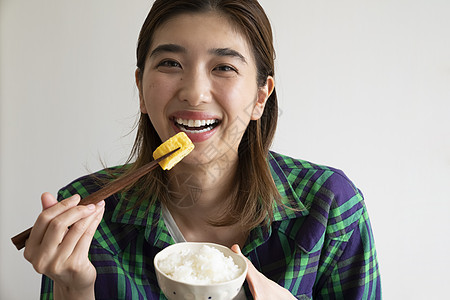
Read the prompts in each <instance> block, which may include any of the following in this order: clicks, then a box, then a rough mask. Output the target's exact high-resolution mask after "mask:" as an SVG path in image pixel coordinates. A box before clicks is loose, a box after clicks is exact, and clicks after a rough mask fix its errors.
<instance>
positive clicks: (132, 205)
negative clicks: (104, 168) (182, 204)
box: [111, 194, 175, 249]
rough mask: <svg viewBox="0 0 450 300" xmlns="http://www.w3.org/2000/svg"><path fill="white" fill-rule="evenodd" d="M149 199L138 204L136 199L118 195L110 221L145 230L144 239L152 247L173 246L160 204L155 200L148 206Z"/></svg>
mask: <svg viewBox="0 0 450 300" xmlns="http://www.w3.org/2000/svg"><path fill="white" fill-rule="evenodd" d="M148 203H150V199H148V200H145V201H142V202H141V203H139V202H138V197H136V196H130V197H127V196H126V195H123V194H120V195H119V201H118V203H117V205H116V208H115V209H114V212H113V215H112V218H111V221H113V222H115V223H121V224H126V225H135V226H142V227H144V228H145V232H144V236H145V239H146V240H147V241H148V242H149V243H151V244H152V245H153V246H155V247H158V248H161V249H162V248H165V247H166V246H168V245H170V244H174V243H175V242H174V240H173V239H172V237H171V236H170V234H169V231H168V230H167V227H166V224H165V223H164V219H163V217H162V212H161V203H160V202H159V201H158V200H156V201H155V204H154V205H148Z"/></svg>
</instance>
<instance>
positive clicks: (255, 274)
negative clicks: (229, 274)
mask: <svg viewBox="0 0 450 300" xmlns="http://www.w3.org/2000/svg"><path fill="white" fill-rule="evenodd" d="M231 250H232V251H233V252H234V253H237V254H239V255H242V257H244V258H245V260H246V262H247V266H248V270H247V277H246V279H247V283H248V287H249V289H250V292H251V293H252V295H253V297H254V298H255V299H256V297H257V289H256V287H257V286H258V284H257V282H258V281H259V280H260V279H261V276H262V274H261V273H260V272H259V271H258V270H257V269H256V268H255V266H254V265H253V264H252V262H251V261H250V260H249V259H248V258H247V257H245V256H244V255H243V254H242V252H241V249H240V248H239V245H237V244H234V245H233V246H231Z"/></svg>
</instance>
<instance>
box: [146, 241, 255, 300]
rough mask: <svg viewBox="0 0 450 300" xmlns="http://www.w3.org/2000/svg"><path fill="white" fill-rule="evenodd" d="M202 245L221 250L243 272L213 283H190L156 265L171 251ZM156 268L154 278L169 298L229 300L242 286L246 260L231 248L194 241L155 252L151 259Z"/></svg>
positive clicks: (245, 272)
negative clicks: (167, 273)
mask: <svg viewBox="0 0 450 300" xmlns="http://www.w3.org/2000/svg"><path fill="white" fill-rule="evenodd" d="M203 245H207V246H210V247H214V248H215V249H218V250H219V251H221V252H222V253H223V254H224V255H225V257H227V256H228V257H231V258H232V259H233V261H234V263H235V264H236V265H237V266H239V267H240V268H241V269H242V270H243V272H242V274H240V275H239V276H238V277H237V278H235V279H233V280H230V281H226V282H222V283H214V284H206V285H205V284H192V283H185V282H182V281H178V280H174V279H172V278H170V277H169V276H167V275H166V274H164V272H162V271H161V269H160V268H159V266H158V263H159V261H161V260H162V259H164V258H166V257H167V256H168V255H170V254H172V253H181V251H182V250H183V249H190V250H192V251H194V252H196V251H198V250H199V249H200V248H201V247H202V246H203ZM153 263H154V265H155V270H156V278H157V279H158V284H159V287H160V288H161V290H162V291H163V293H164V295H165V296H166V297H167V298H168V299H169V300H179V299H183V300H184V299H186V300H187V299H189V300H197V299H202V300H203V299H204V300H230V299H233V298H234V297H235V296H236V295H237V294H238V293H239V290H240V289H241V287H242V284H243V283H244V281H245V277H246V275H247V262H246V261H245V259H244V258H243V257H242V256H240V255H238V254H236V253H234V252H233V251H231V249H229V248H227V247H225V246H222V245H218V244H213V243H194V242H185V243H177V244H174V245H170V246H169V247H167V248H165V249H163V250H161V251H160V252H159V253H158V254H156V256H155V259H154V261H153Z"/></svg>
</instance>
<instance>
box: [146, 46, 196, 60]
mask: <svg viewBox="0 0 450 300" xmlns="http://www.w3.org/2000/svg"><path fill="white" fill-rule="evenodd" d="M161 52H171V53H186V52H187V50H186V48H184V47H183V46H180V45H176V44H162V45H159V46H158V47H156V48H155V49H153V51H152V52H151V53H150V57H152V56H155V55H157V54H159V53H161Z"/></svg>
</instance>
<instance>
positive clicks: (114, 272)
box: [25, 0, 381, 299]
mask: <svg viewBox="0 0 450 300" xmlns="http://www.w3.org/2000/svg"><path fill="white" fill-rule="evenodd" d="M274 57H275V53H274V48H273V39H272V30H271V26H270V23H269V21H268V18H267V16H266V15H265V13H264V10H263V9H262V7H261V6H260V5H259V3H258V2H257V1H256V0H245V1H242V0H195V1H192V0H189V1H187V0H157V1H155V3H154V5H153V6H152V9H151V10H150V12H149V14H148V16H147V18H146V20H145V22H144V24H143V26H142V29H141V33H140V35H139V40H138V46H137V70H136V73H135V80H136V85H137V88H138V91H139V99H140V111H141V114H140V119H139V124H138V131H137V136H136V140H135V144H134V147H133V149H132V152H131V155H130V158H129V159H128V161H127V162H126V164H124V165H123V166H119V167H116V168H112V169H107V170H103V171H100V172H98V173H96V174H92V175H87V176H85V177H82V178H79V179H77V180H75V181H74V182H72V183H71V184H69V185H68V186H66V187H65V188H63V189H62V190H61V191H60V192H59V200H60V203H58V201H57V200H56V199H55V198H54V197H53V196H51V195H50V194H44V195H43V196H42V204H43V207H44V211H43V212H42V214H41V215H40V216H39V217H38V219H37V221H36V223H35V226H34V229H33V232H31V235H30V238H29V240H28V243H27V245H26V249H25V257H26V258H27V259H28V260H29V261H30V262H31V263H32V264H33V266H34V268H35V269H36V270H37V271H38V272H39V273H42V274H44V276H43V285H42V287H43V288H42V297H43V298H52V297H54V298H55V299H56V298H57V299H71V298H76V299H80V298H81V299H93V298H98V299H138V298H139V299H140V298H145V299H165V296H164V295H163V293H162V292H161V289H160V287H159V286H158V283H157V281H156V275H155V269H154V266H153V258H154V257H155V255H156V254H157V253H158V252H159V251H161V250H162V249H163V248H165V247H167V246H168V245H171V244H174V243H178V242H186V241H188V242H210V243H216V244H221V245H224V246H226V247H229V248H231V249H232V250H233V251H234V252H236V253H238V254H240V255H243V256H245V257H246V258H248V260H247V264H248V273H247V281H246V284H244V287H243V288H242V289H241V291H240V294H239V296H238V297H239V299H245V298H252V297H253V298H255V299H295V298H301V299H310V298H314V299H321V298H324V299H328V298H333V299H336V298H345V299H379V298H380V297H381V291H380V279H379V272H378V263H377V256H376V251H375V246H374V243H373V236H372V231H371V227H370V222H369V219H368V214H367V211H366V207H365V205H364V201H363V197H362V195H361V193H360V192H359V190H358V189H357V188H356V187H355V186H354V185H353V183H352V182H351V181H350V180H349V179H348V178H347V177H346V176H345V175H344V174H343V173H342V172H341V171H339V170H336V169H333V168H330V167H325V166H319V165H315V164H312V163H309V162H306V161H303V160H299V159H294V158H291V157H287V156H284V155H281V154H278V153H275V152H273V151H270V150H269V148H270V145H271V143H272V140H273V137H274V133H275V128H276V124H277V113H278V108H277V95H276V91H275V80H274V76H275V74H274ZM179 132H184V133H185V134H186V135H187V136H188V137H189V138H190V139H191V140H192V142H193V143H194V144H195V148H194V150H193V151H192V152H191V153H190V154H189V155H188V156H187V157H186V158H184V159H183V160H182V161H181V162H180V163H178V164H177V165H175V166H174V167H173V168H171V169H170V170H168V171H163V170H162V169H158V170H155V171H154V172H152V173H150V174H149V175H147V176H145V177H144V178H143V179H142V180H140V181H138V182H137V183H135V184H134V185H132V186H130V187H128V188H127V189H125V190H124V191H123V192H121V193H119V194H116V195H113V196H112V197H110V198H108V199H107V201H106V204H105V202H100V204H99V205H97V206H93V205H91V206H87V207H79V206H77V203H78V202H79V196H81V197H86V196H87V195H89V194H91V193H93V192H95V191H96V190H98V189H99V188H100V185H99V180H98V179H99V178H100V179H101V180H100V181H109V180H111V177H110V175H111V174H113V175H114V176H119V177H120V176H122V175H124V174H125V175H126V174H128V173H129V172H132V171H133V170H135V169H137V168H139V167H140V166H142V165H144V164H146V163H148V162H149V161H151V160H152V153H153V152H154V150H155V149H156V148H157V147H158V146H159V145H160V144H161V142H162V141H164V140H167V139H169V138H170V137H172V136H173V135H175V134H177V133H179ZM68 227H70V228H69V229H67V228H68ZM241 249H242V252H241Z"/></svg>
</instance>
